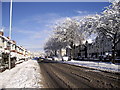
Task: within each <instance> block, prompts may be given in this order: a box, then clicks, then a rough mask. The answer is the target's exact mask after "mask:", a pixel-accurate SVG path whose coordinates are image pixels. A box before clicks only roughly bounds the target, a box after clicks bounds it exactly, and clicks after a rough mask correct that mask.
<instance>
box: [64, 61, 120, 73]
mask: <svg viewBox="0 0 120 90" xmlns="http://www.w3.org/2000/svg"><path fill="white" fill-rule="evenodd" d="M64 63H68V64H73V65H77V66H84V67H89V68H94V69H99V70H104V71H109V72H120V68H119V67H120V64H112V63H111V62H109V63H108V62H93V61H75V60H71V61H65V62H64Z"/></svg>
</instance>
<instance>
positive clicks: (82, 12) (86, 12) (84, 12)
mask: <svg viewBox="0 0 120 90" xmlns="http://www.w3.org/2000/svg"><path fill="white" fill-rule="evenodd" d="M76 12H77V13H78V14H88V13H89V12H88V11H80V10H78V11H76Z"/></svg>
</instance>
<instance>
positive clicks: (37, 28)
mask: <svg viewBox="0 0 120 90" xmlns="http://www.w3.org/2000/svg"><path fill="white" fill-rule="evenodd" d="M109 4H110V3H108V2H74V3H73V2H13V23H12V39H13V40H15V41H16V42H17V43H18V44H19V45H22V46H23V47H25V48H27V49H28V50H31V51H42V50H43V46H44V43H45V41H46V40H47V38H48V37H49V35H50V34H51V33H52V29H51V26H52V25H54V24H55V22H56V20H59V19H62V18H65V17H76V16H81V17H82V16H86V15H91V14H96V13H98V14H99V13H100V12H102V11H103V9H104V7H106V6H108V5H109ZM2 19H3V20H2V26H3V27H4V28H5V36H8V32H9V2H3V3H2Z"/></svg>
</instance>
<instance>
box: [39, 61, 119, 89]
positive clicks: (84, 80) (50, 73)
mask: <svg viewBox="0 0 120 90" xmlns="http://www.w3.org/2000/svg"><path fill="white" fill-rule="evenodd" d="M39 65H40V68H41V72H42V74H43V77H44V86H45V88H120V80H119V75H116V74H113V73H106V72H101V71H95V70H91V69H88V68H83V67H78V66H77V67H76V66H74V65H69V64H63V63H57V62H50V61H43V62H40V63H39Z"/></svg>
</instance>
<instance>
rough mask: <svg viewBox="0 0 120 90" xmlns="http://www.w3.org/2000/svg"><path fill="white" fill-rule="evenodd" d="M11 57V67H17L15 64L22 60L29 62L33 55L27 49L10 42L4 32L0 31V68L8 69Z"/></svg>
mask: <svg viewBox="0 0 120 90" xmlns="http://www.w3.org/2000/svg"><path fill="white" fill-rule="evenodd" d="M9 55H10V59H11V65H12V67H14V66H15V62H17V61H20V60H28V59H29V58H31V53H30V52H29V51H27V49H25V48H23V47H22V46H19V45H17V44H16V41H14V40H10V39H9V37H5V36H4V32H3V31H2V30H1V31H0V67H1V68H3V67H4V68H8V61H9V60H8V58H9Z"/></svg>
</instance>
